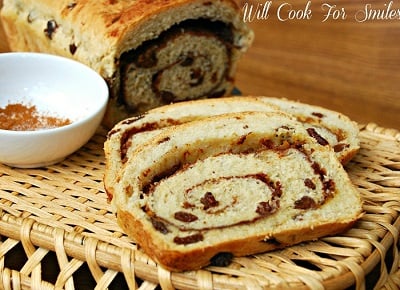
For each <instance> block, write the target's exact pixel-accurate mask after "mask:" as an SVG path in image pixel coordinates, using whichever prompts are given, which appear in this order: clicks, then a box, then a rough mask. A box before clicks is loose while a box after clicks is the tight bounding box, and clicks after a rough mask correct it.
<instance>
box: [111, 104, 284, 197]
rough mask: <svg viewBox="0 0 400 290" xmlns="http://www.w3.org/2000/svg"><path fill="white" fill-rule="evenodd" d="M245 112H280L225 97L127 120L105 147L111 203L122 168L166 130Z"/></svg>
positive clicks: (161, 110) (154, 110) (115, 130)
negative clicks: (228, 114) (211, 117)
mask: <svg viewBox="0 0 400 290" xmlns="http://www.w3.org/2000/svg"><path fill="white" fill-rule="evenodd" d="M245 111H263V112H270V111H279V109H278V107H277V106H275V105H271V104H267V103H261V102H259V101H257V100H256V99H253V98H248V97H225V98H217V99H216V98H212V99H201V100H195V101H186V102H179V103H174V104H171V105H165V106H161V107H158V108H155V109H152V110H150V111H148V112H146V113H144V114H142V115H140V116H135V117H131V118H127V119H125V120H123V121H121V122H119V123H118V124H117V125H115V126H114V128H113V129H112V130H111V131H109V133H108V135H107V140H106V142H105V143H104V152H105V157H106V160H107V162H106V170H105V174H104V183H105V184H106V191H107V194H108V197H109V199H112V196H113V191H114V184H115V181H116V179H117V178H118V176H119V171H120V170H121V167H122V166H123V165H124V164H125V163H126V162H128V159H129V156H130V152H133V151H134V150H136V149H137V148H138V147H139V146H140V145H142V144H143V143H145V142H146V141H148V140H150V139H151V138H154V137H155V136H156V135H158V134H159V133H160V132H161V131H162V130H163V129H164V128H166V127H170V126H176V125H179V124H183V123H187V122H191V121H194V120H200V119H204V118H207V117H210V116H215V115H221V114H225V113H234V112H245Z"/></svg>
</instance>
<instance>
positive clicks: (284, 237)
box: [117, 210, 360, 271]
mask: <svg viewBox="0 0 400 290" xmlns="http://www.w3.org/2000/svg"><path fill="white" fill-rule="evenodd" d="M117 218H118V223H119V225H120V226H121V227H122V228H123V229H124V231H125V232H126V233H127V234H128V235H129V236H130V237H131V238H134V239H135V241H136V242H137V243H138V244H140V245H141V247H142V248H143V250H144V252H146V253H153V255H154V256H153V257H152V258H153V259H155V260H156V261H157V262H158V263H160V264H161V265H162V267H164V268H166V269H168V270H171V271H182V270H196V269H199V268H202V267H205V266H208V265H210V263H211V259H212V258H213V257H214V256H215V255H217V254H219V253H221V252H229V253H231V254H233V255H234V256H236V257H241V256H247V255H252V254H256V253H262V252H268V251H272V250H277V249H281V248H284V247H287V246H290V245H295V244H298V243H300V242H307V241H312V240H315V239H317V238H319V237H322V236H327V235H335V234H337V233H341V232H343V231H345V230H347V229H349V228H351V227H352V226H353V225H354V223H355V222H356V221H357V219H358V218H360V217H358V218H357V219H354V220H351V221H347V222H344V223H338V222H331V223H325V224H322V225H317V226H315V227H314V228H299V229H296V230H288V231H282V232H280V233H279V234H276V235H275V236H274V237H273V238H272V237H271V238H270V239H266V240H265V237H263V236H253V237H247V238H243V239H240V240H231V241H228V242H225V243H221V244H219V245H212V246H210V247H204V248H195V249H192V250H190V251H186V252H181V251H175V250H160V245H159V244H157V241H156V240H154V239H153V237H152V236H151V235H149V234H148V232H147V231H146V230H145V229H144V227H143V224H142V223H141V221H140V220H137V219H136V218H135V217H134V216H132V214H131V213H129V212H127V211H123V210H118V213H117ZM138 239H140V240H138Z"/></svg>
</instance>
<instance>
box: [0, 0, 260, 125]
mask: <svg viewBox="0 0 400 290" xmlns="http://www.w3.org/2000/svg"><path fill="white" fill-rule="evenodd" d="M1 18H2V22H3V26H4V30H5V32H6V35H7V39H8V42H9V46H10V48H11V50H13V51H38V52H46V53H53V54H58V55H62V56H66V57H70V58H73V59H76V60H78V61H80V62H83V63H85V64H87V65H88V66H90V67H91V68H93V69H94V70H96V71H97V72H99V73H100V74H101V75H102V76H103V77H104V78H105V80H106V81H107V83H108V85H109V87H110V95H111V98H110V105H109V110H108V111H107V113H106V116H105V120H104V123H105V124H106V125H109V126H112V125H114V124H115V123H116V122H117V121H118V120H122V119H125V118H126V117H128V116H131V115H135V114H138V113H140V112H143V111H147V110H148V109H150V108H153V107H156V106H160V105H163V104H168V103H171V102H177V101H182V100H189V99H198V98H207V97H218V96H224V95H228V94H230V93H231V91H232V88H233V81H234V74H235V70H236V64H237V61H238V59H239V57H240V55H241V54H242V53H243V52H244V51H246V50H247V48H248V47H249V46H250V44H251V42H252V39H253V33H252V31H251V30H250V29H249V28H248V27H247V25H246V24H245V23H244V22H243V21H242V18H241V16H240V9H239V7H238V6H237V4H236V2H235V1H234V0H219V1H209V0H173V1H172V0H163V1H161V0H155V1H148V0H131V1H113V0H109V1H97V0H80V1H74V0H59V1H53V0H35V1H33V0H18V1H14V0H4V3H3V7H2V10H1Z"/></svg>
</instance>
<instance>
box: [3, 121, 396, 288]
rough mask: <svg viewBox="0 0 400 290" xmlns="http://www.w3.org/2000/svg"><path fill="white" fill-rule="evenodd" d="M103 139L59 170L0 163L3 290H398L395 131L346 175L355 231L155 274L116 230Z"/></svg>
mask: <svg viewBox="0 0 400 290" xmlns="http://www.w3.org/2000/svg"><path fill="white" fill-rule="evenodd" d="M105 134H106V132H105V130H103V129H100V130H99V131H98V133H97V134H96V135H95V137H94V138H92V140H91V141H90V142H89V143H88V144H87V145H86V146H85V147H83V148H82V149H81V150H79V151H78V152H76V153H75V154H73V155H71V156H70V157H69V158H67V159H66V160H64V161H63V162H62V163H60V164H57V165H55V166H49V167H47V168H41V169H14V168H10V167H7V166H3V165H0V288H4V289H93V288H96V289H105V288H109V289H126V288H131V289H156V288H158V289H160V288H162V289H244V288H248V289H262V288H264V289H266V288H268V289H271V288H274V289H275V288H277V289H292V288H294V287H296V289H298V290H300V289H346V288H348V287H352V288H355V289H399V288H400V258H399V244H398V243H399V229H400V214H399V212H400V133H399V132H398V131H397V130H390V129H385V128H381V127H378V126H377V125H375V124H368V125H366V126H362V128H361V141H362V144H361V145H362V148H361V151H360V152H359V154H358V155H357V156H356V157H355V158H354V160H353V161H351V162H350V164H348V165H347V167H346V169H347V171H348V172H349V174H350V177H351V179H352V181H353V182H354V184H355V185H356V186H357V187H358V188H359V190H360V192H361V194H362V196H363V199H364V201H365V205H364V209H365V211H366V214H365V216H364V217H363V218H362V219H361V220H360V221H359V222H358V223H357V224H356V225H355V226H354V227H353V228H352V229H351V230H349V231H348V232H346V233H344V234H342V235H338V236H334V237H326V238H322V239H320V240H318V241H314V242H310V243H303V244H301V245H297V246H293V247H289V248H286V249H284V250H279V251H274V252H270V253H265V254H261V255H256V256H251V257H243V258H235V259H234V261H233V263H232V264H231V265H230V266H228V267H208V268H205V269H203V270H199V271H192V272H185V273H171V272H168V271H166V270H164V269H162V268H161V267H158V266H157V265H156V264H155V263H154V262H153V261H151V260H150V259H149V258H148V257H147V256H146V255H145V254H144V253H142V252H141V251H140V250H138V249H137V247H136V245H135V244H134V243H133V242H132V241H131V240H130V239H129V238H128V237H127V236H126V235H125V234H124V233H123V232H121V229H120V228H119V227H118V225H117V223H116V218H115V216H114V215H113V214H112V212H111V211H110V207H109V204H108V203H107V200H106V194H105V193H104V188H103V183H102V178H103V169H104V155H103V142H104V140H105Z"/></svg>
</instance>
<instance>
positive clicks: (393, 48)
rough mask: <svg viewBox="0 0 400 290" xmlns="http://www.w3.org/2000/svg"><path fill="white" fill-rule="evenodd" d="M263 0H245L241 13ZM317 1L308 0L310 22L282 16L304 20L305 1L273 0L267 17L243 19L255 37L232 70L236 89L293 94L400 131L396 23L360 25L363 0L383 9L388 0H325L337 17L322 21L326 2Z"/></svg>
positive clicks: (398, 4)
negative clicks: (234, 70) (234, 73)
mask: <svg viewBox="0 0 400 290" xmlns="http://www.w3.org/2000/svg"><path fill="white" fill-rule="evenodd" d="M269 2H271V1H248V0H246V1H240V5H241V7H242V8H243V9H242V11H243V14H244V13H245V9H246V7H247V12H248V11H249V9H250V7H253V12H254V11H255V8H256V7H257V3H258V4H259V7H261V4H262V5H265V3H269ZM285 2H286V3H289V4H290V5H287V4H284V3H285ZM323 2H324V1H322V2H321V1H313V2H312V3H311V5H310V7H309V8H310V9H309V10H311V13H312V16H311V19H299V20H286V21H285V19H284V18H286V17H288V16H289V15H290V16H291V15H296V14H297V15H298V16H302V15H303V16H304V17H307V16H308V15H307V13H304V11H305V7H306V4H307V1H305V0H303V1H272V2H271V3H272V5H271V7H270V8H269V18H268V19H264V18H265V17H264V18H262V16H265V15H263V14H262V13H260V16H261V17H259V18H261V19H257V17H255V18H254V19H253V20H252V21H251V22H250V21H249V22H248V23H249V25H250V26H251V28H252V29H253V30H254V33H255V41H254V44H253V46H252V47H251V48H250V50H249V51H248V52H247V54H246V55H245V56H244V57H243V58H242V60H241V62H240V65H239V67H238V75H237V86H238V88H240V90H241V91H242V93H243V94H253V95H268V96H275V97H287V98H290V99H298V100H301V101H304V102H307V103H311V104H318V105H322V106H325V107H327V108H331V109H334V110H338V111H341V112H343V113H345V114H347V115H348V116H350V117H351V118H353V119H354V120H356V121H358V122H361V123H369V122H375V123H377V124H378V125H380V126H383V127H387V128H396V129H400V122H399V113H400V93H399V91H400V73H399V69H398V66H399V65H400V45H399V39H400V21H399V20H398V19H397V20H389V19H386V20H375V21H372V20H370V21H369V20H368V21H364V22H361V21H362V20H363V11H364V9H365V5H367V4H368V3H372V7H371V9H375V10H376V9H380V10H382V9H387V8H388V5H389V4H390V2H389V1H381V0H378V1H369V2H368V1H360V0H357V1H352V0H342V1H331V3H332V4H336V5H337V7H336V9H337V10H338V11H337V12H333V11H334V10H333V9H334V8H332V10H331V12H332V13H331V14H332V17H333V16H336V18H338V19H333V18H332V17H330V18H329V19H328V20H326V21H325V22H323V20H324V18H325V16H324V15H325V14H326V13H327V11H328V8H329V7H328V6H322V5H323ZM252 4H253V6H251V5H252ZM385 4H387V5H386V6H385ZM290 6H291V7H290ZM289 8H291V9H292V10H293V11H300V12H289ZM323 8H324V9H325V10H323ZM341 8H343V9H344V12H345V13H346V16H347V17H346V19H345V20H343V19H341V17H342V16H343V14H342V11H343V10H342V9H341ZM367 8H368V6H367ZM399 8H400V2H399V1H394V2H393V5H392V10H393V9H399ZM279 9H280V10H279ZM360 10H361V12H358V14H356V12H357V11H360ZM306 11H307V10H306ZM369 11H370V10H369ZM385 11H386V10H385ZM264 14H265V13H264ZM246 15H247V16H248V15H249V13H247V14H246ZM253 16H254V13H253ZM278 16H280V17H281V20H280V19H278ZM356 16H357V20H358V21H360V22H358V21H357V20H356ZM397 17H398V16H397ZM246 19H248V18H246Z"/></svg>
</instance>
